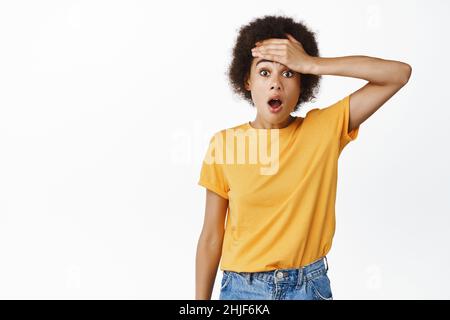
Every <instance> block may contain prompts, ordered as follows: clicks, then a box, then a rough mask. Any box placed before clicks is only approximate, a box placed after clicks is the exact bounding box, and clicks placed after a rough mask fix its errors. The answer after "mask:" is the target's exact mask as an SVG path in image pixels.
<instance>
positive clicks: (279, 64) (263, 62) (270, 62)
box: [253, 58, 286, 68]
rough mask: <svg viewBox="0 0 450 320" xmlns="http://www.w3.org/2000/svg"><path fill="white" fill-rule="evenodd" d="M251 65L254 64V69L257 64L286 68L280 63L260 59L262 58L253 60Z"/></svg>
mask: <svg viewBox="0 0 450 320" xmlns="http://www.w3.org/2000/svg"><path fill="white" fill-rule="evenodd" d="M253 63H254V66H255V68H256V67H257V66H258V65H259V64H262V65H267V64H269V65H278V66H281V67H286V66H285V65H284V64H282V63H279V62H276V61H272V60H267V59H262V58H258V59H255V60H254V61H253Z"/></svg>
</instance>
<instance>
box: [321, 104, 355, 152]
mask: <svg viewBox="0 0 450 320" xmlns="http://www.w3.org/2000/svg"><path fill="white" fill-rule="evenodd" d="M326 109H327V113H328V116H329V117H330V121H332V122H333V123H334V124H335V126H333V127H334V130H335V134H336V135H337V137H338V138H339V153H340V152H341V151H342V150H343V149H344V147H345V146H346V145H347V144H348V143H349V142H350V141H353V140H355V139H356V138H357V137H358V133H359V126H358V127H357V128H354V129H353V130H352V131H350V132H349V131H348V125H349V121H350V95H348V96H346V97H345V98H343V99H341V100H339V101H338V102H336V103H334V104H333V105H331V106H329V107H328V108H326Z"/></svg>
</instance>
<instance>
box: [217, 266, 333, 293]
mask: <svg viewBox="0 0 450 320" xmlns="http://www.w3.org/2000/svg"><path fill="white" fill-rule="evenodd" d="M327 272H328V263H327V261H326V257H323V258H321V259H319V260H317V261H315V262H313V263H311V264H309V265H307V266H304V267H301V268H298V269H276V270H272V271H262V272H234V271H228V270H225V271H223V277H222V283H221V288H220V296H219V300H333V295H332V292H331V287H330V279H329V278H328V276H327Z"/></svg>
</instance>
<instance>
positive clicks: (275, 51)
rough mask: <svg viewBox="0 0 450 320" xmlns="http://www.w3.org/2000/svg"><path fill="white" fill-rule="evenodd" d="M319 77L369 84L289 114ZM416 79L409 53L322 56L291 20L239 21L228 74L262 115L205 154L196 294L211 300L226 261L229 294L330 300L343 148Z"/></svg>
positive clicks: (225, 292) (223, 135)
mask: <svg viewBox="0 0 450 320" xmlns="http://www.w3.org/2000/svg"><path fill="white" fill-rule="evenodd" d="M321 75H336V76H344V77H354V78H360V79H364V80H367V81H368V83H367V84H366V85H364V86H363V87H362V88H360V89H359V90H357V91H355V92H353V93H351V94H349V95H345V96H344V97H343V98H341V99H339V100H338V101H337V102H336V103H334V104H332V105H330V106H327V107H325V108H321V109H319V108H313V109H312V110H310V111H309V112H308V113H307V114H306V116H305V117H304V118H302V117H294V116H292V115H291V113H293V112H295V111H297V110H298V108H299V106H300V105H301V104H302V103H303V102H307V101H310V100H311V99H313V98H315V94H316V91H317V89H318V85H319V80H320V77H321ZM410 75H411V67H410V66H409V65H408V64H406V63H403V62H400V61H393V60H384V59H380V58H374V57H368V56H344V57H336V58H322V57H319V51H318V48H317V42H316V40H315V36H314V33H313V32H311V31H310V30H309V29H308V28H307V27H306V26H305V25H304V24H302V23H298V22H295V21H293V20H292V19H291V18H288V17H282V16H265V17H262V18H259V19H256V20H255V21H253V22H251V23H250V24H248V25H246V26H244V27H243V28H241V30H240V32H239V36H238V38H237V41H236V45H235V47H234V51H233V61H232V63H231V66H230V68H229V79H230V83H231V86H232V88H233V90H234V91H235V93H237V94H238V95H240V96H242V97H243V98H244V99H246V100H247V101H248V102H249V103H250V104H252V105H254V106H255V107H256V118H255V119H254V120H253V121H251V122H250V121H249V122H246V123H243V124H240V125H237V126H235V127H232V128H228V129H224V130H221V131H219V132H217V133H216V134H215V135H214V136H213V137H212V138H211V140H210V144H209V148H208V151H207V154H206V156H205V159H204V161H203V165H202V169H201V174H200V179H199V182H198V183H199V185H201V186H204V187H205V188H206V209H205V218H204V224H203V229H202V232H201V235H200V239H199V241H198V246H197V256H196V299H210V298H211V293H212V288H213V284H214V280H215V276H216V272H217V267H218V265H219V261H220V260H221V264H220V269H221V270H222V271H223V277H222V282H221V292H220V299H246V300H249V299H259V300H263V299H322V300H331V299H332V298H333V296H332V291H331V286H330V280H329V278H328V276H327V271H328V264H327V261H326V255H327V253H328V252H329V250H330V249H331V244H332V240H333V235H334V231H335V199H336V186H337V168H338V158H339V155H340V154H341V152H342V150H343V148H344V147H345V146H346V145H347V144H348V143H349V142H350V141H353V140H355V139H356V138H357V136H358V132H359V126H360V124H361V123H362V122H364V121H365V120H366V119H367V118H369V117H370V116H371V115H372V114H373V113H374V112H375V111H376V110H378V109H379V108H380V107H381V106H382V105H383V104H384V103H385V102H386V101H387V100H388V99H390V98H391V97H392V96H393V95H394V94H395V93H396V92H398V91H399V90H400V89H401V88H402V87H403V86H404V85H405V84H406V83H407V82H408V80H409V77H410ZM227 211H228V215H227ZM225 219H226V225H225ZM224 225H225V228H224Z"/></svg>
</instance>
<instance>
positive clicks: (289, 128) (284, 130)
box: [246, 117, 301, 134]
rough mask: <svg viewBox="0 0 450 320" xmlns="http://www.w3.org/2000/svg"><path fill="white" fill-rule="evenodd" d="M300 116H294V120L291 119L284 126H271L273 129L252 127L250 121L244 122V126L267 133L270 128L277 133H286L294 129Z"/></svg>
mask: <svg viewBox="0 0 450 320" xmlns="http://www.w3.org/2000/svg"><path fill="white" fill-rule="evenodd" d="M300 118H301V117H294V121H292V122H291V123H290V124H288V125H287V126H286V127H283V128H273V129H263V128H254V127H253V126H252V125H251V124H250V122H251V121H247V122H246V127H247V128H249V129H254V130H259V131H263V132H267V133H270V132H271V130H278V132H279V134H287V133H289V132H290V131H292V130H293V129H294V127H295V125H296V124H297V123H298V121H299V119H300Z"/></svg>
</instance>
